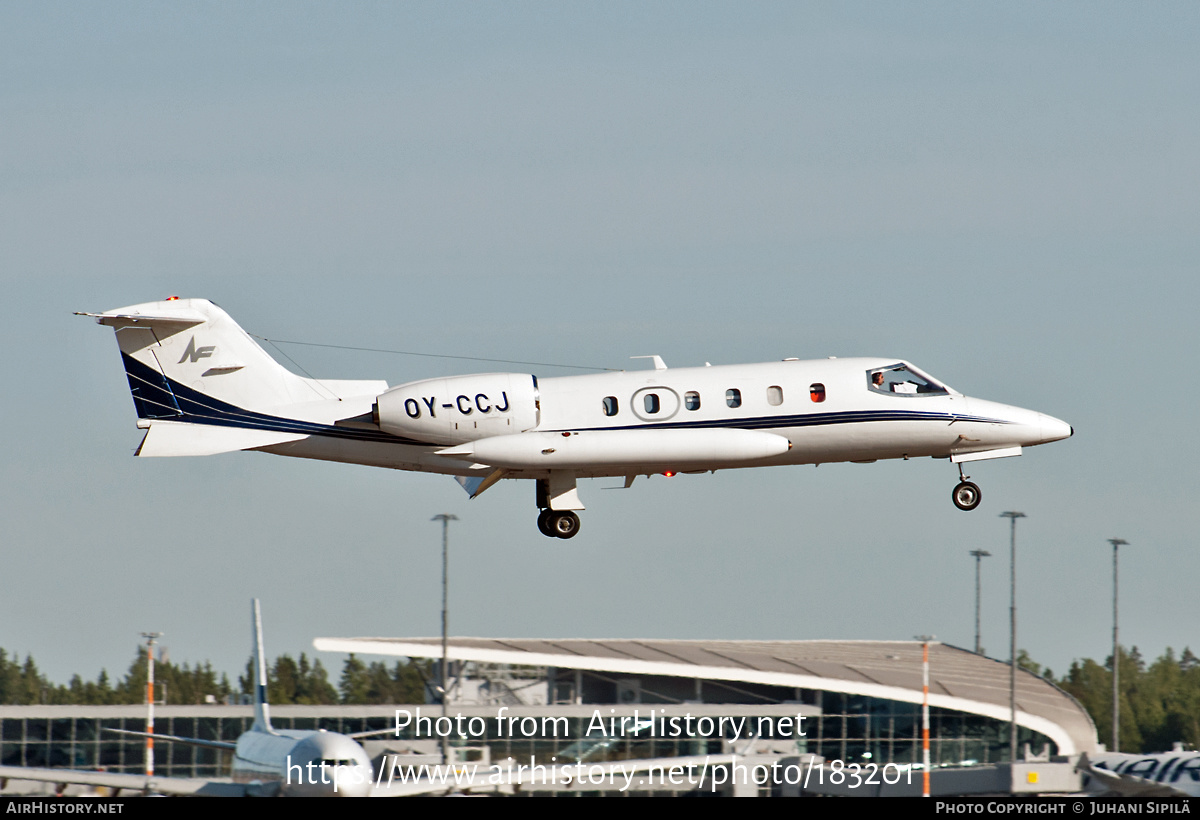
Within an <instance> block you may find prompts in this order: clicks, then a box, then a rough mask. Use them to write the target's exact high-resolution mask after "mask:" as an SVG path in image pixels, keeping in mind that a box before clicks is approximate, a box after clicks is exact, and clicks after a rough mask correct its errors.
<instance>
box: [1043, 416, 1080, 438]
mask: <svg viewBox="0 0 1200 820" xmlns="http://www.w3.org/2000/svg"><path fill="white" fill-rule="evenodd" d="M1038 423H1039V425H1040V426H1041V429H1042V441H1043V442H1047V441H1061V440H1062V439H1064V438H1070V437H1071V436H1073V435H1075V428H1074V427H1072V426H1071V425H1069V424H1067V423H1066V422H1065V421H1063V420H1061V419H1056V418H1054V416H1047V415H1045V414H1044V413H1038Z"/></svg>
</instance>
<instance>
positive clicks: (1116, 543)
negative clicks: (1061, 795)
mask: <svg viewBox="0 0 1200 820" xmlns="http://www.w3.org/2000/svg"><path fill="white" fill-rule="evenodd" d="M1108 543H1110V544H1112V548H1113V661H1112V664H1113V673H1112V680H1113V710H1112V750H1113V751H1114V752H1119V751H1121V746H1120V742H1121V695H1120V691H1121V690H1120V689H1119V681H1120V676H1121V672H1120V669H1121V645H1120V643H1118V642H1117V547H1123V546H1128V544H1129V542H1128V541H1126V540H1124V539H1123V538H1110V539H1108Z"/></svg>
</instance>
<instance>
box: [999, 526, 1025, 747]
mask: <svg viewBox="0 0 1200 820" xmlns="http://www.w3.org/2000/svg"><path fill="white" fill-rule="evenodd" d="M1000 517H1001V518H1007V519H1008V520H1009V523H1010V524H1011V525H1012V526H1011V528H1010V531H1009V544H1008V546H1009V588H1010V591H1009V608H1008V614H1009V625H1008V628H1009V646H1008V658H1009V661H1008V709H1009V713H1010V718H1009V726H1008V762H1009V763H1010V764H1012V765H1015V764H1016V762H1017V519H1018V518H1025V513H1023V512H1014V511H1012V510H1009V511H1008V512H1002V513H1000Z"/></svg>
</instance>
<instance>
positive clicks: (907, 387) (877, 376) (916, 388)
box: [867, 363, 949, 396]
mask: <svg viewBox="0 0 1200 820" xmlns="http://www.w3.org/2000/svg"><path fill="white" fill-rule="evenodd" d="M867 387H868V388H870V389H871V390H872V391H874V392H876V393H886V394H887V395H889V396H931V395H937V396H944V395H946V394H947V393H948V392H949V391H947V390H946V388H945V387H944V386H942V385H940V384H938V383H937V382H936V381H934V380H933V379H931V378H930V377H928V376H926V375H925V374H924V373H919V372H917V371H916V370H915V369H914V368H913V367H912V366H911V365H906V364H903V363H901V364H893V365H889V366H888V367H878V368H875V369H874V370H868V371H867Z"/></svg>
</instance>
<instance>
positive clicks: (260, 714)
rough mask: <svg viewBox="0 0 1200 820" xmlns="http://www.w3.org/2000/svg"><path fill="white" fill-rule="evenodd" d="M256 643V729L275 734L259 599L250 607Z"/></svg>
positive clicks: (254, 644) (254, 647) (254, 645)
mask: <svg viewBox="0 0 1200 820" xmlns="http://www.w3.org/2000/svg"><path fill="white" fill-rule="evenodd" d="M250 611H251V615H252V622H253V627H252V629H253V635H252V636H251V637H252V639H253V641H254V643H253V649H254V729H255V730H256V731H259V732H271V733H274V731H275V730H274V729H272V728H271V706H270V704H268V703H267V658H266V654H265V653H264V652H263V637H262V611H261V609H260V608H259V605H258V599H257V598H255V599H254V600H253V601H252V602H251V607H250Z"/></svg>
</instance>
